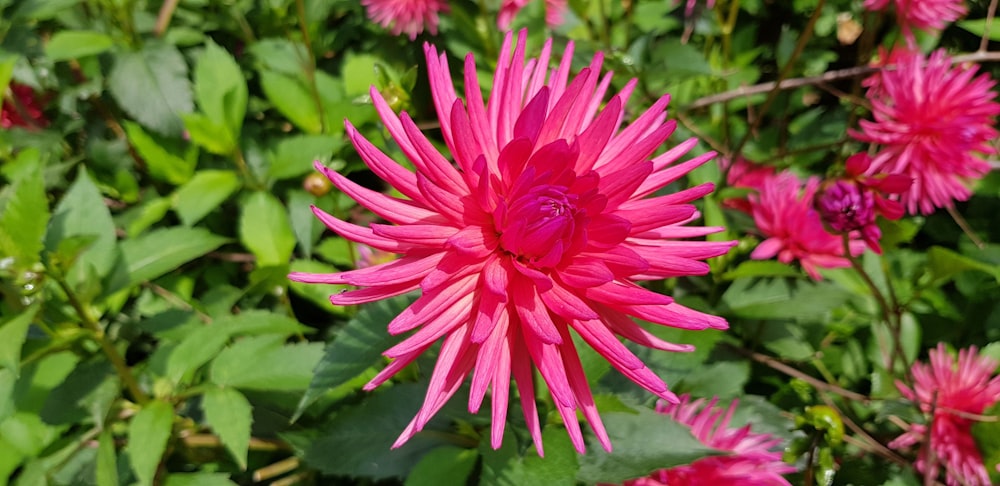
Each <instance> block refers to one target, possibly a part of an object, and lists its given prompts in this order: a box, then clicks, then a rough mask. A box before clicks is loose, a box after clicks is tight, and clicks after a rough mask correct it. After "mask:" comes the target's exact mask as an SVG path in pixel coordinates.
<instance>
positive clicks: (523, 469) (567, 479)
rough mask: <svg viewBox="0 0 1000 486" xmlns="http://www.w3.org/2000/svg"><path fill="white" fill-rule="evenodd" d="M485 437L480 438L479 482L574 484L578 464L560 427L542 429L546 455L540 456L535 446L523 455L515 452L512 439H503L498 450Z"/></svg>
mask: <svg viewBox="0 0 1000 486" xmlns="http://www.w3.org/2000/svg"><path fill="white" fill-rule="evenodd" d="M488 441H489V439H488V438H484V439H483V443H482V445H481V446H480V452H481V453H482V455H483V472H482V477H481V478H480V484H490V485H493V484H496V485H504V486H519V485H522V484H545V485H551V486H557V485H566V486H573V485H575V484H577V482H576V479H574V477H575V476H576V474H577V470H578V469H579V465H578V463H577V457H578V455H579V454H577V452H576V450H575V449H574V448H573V443H572V441H571V440H570V438H569V435H567V434H566V429H564V428H563V427H555V426H550V427H546V428H545V430H544V431H542V442H543V443H544V444H545V457H544V458H542V457H539V456H538V452H537V451H536V450H535V448H534V447H531V448H529V450H528V451H527V452H526V453H525V455H524V456H523V457H522V456H521V455H520V454H518V453H517V449H516V447H514V446H513V445H514V441H513V440H505V441H504V444H503V447H501V448H500V450H497V451H494V450H492V449H490V448H489V445H488Z"/></svg>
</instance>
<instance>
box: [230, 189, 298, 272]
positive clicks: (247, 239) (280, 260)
mask: <svg viewBox="0 0 1000 486" xmlns="http://www.w3.org/2000/svg"><path fill="white" fill-rule="evenodd" d="M240 242H241V243H243V246H245V247H247V248H248V249H249V250H250V251H251V252H252V253H253V254H254V256H256V257H257V265H258V266H261V267H266V266H270V265H284V264H287V263H288V259H289V258H291V256H292V250H293V249H295V234H294V233H293V232H292V226H291V223H290V222H289V220H288V212H287V211H285V206H283V205H282V204H281V201H279V200H278V199H277V198H275V197H274V196H272V195H270V194H268V193H266V192H255V193H253V194H251V195H250V197H249V198H247V200H246V202H245V203H244V205H243V213H242V214H241V215H240Z"/></svg>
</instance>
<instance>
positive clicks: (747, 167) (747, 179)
mask: <svg viewBox="0 0 1000 486" xmlns="http://www.w3.org/2000/svg"><path fill="white" fill-rule="evenodd" d="M718 160H719V167H720V168H721V169H722V170H723V172H724V173H725V174H726V185H728V186H730V187H736V188H741V189H752V190H754V191H760V188H761V187H763V186H764V182H765V181H767V180H768V179H770V178H772V177H774V167H773V166H770V165H761V164H757V163H754V162H751V161H749V160H747V159H744V158H743V157H739V158H738V159H736V162H732V161H731V160H730V159H726V158H720V159H718ZM722 205H723V206H726V207H728V208H733V209H736V210H739V211H743V212H744V213H747V214H750V212H751V211H753V209H752V207H751V206H750V201H748V200H747V198H745V197H733V198H728V199H724V200H723V201H722Z"/></svg>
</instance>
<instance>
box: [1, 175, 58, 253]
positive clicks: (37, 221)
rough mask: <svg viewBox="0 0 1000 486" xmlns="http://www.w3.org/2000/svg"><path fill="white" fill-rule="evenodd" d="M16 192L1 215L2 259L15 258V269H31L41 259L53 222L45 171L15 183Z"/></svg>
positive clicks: (14, 190) (13, 188) (13, 187)
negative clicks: (47, 229) (51, 221)
mask: <svg viewBox="0 0 1000 486" xmlns="http://www.w3.org/2000/svg"><path fill="white" fill-rule="evenodd" d="M12 190H13V192H12V193H11V195H10V198H9V199H8V200H7V204H6V206H4V208H3V214H2V215H0V257H13V258H14V265H15V268H27V267H30V266H31V265H32V264H34V263H35V262H37V261H38V260H39V254H40V253H41V251H42V247H43V246H44V245H43V242H44V238H45V226H46V225H47V224H48V223H49V203H48V201H47V200H46V198H45V186H44V184H43V183H42V174H41V171H32V172H30V173H29V174H28V175H26V176H25V177H22V178H21V179H19V180H17V181H15V182H14V184H13V186H12Z"/></svg>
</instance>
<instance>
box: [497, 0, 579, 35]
mask: <svg viewBox="0 0 1000 486" xmlns="http://www.w3.org/2000/svg"><path fill="white" fill-rule="evenodd" d="M530 2H531V0H503V4H501V5H500V13H499V14H498V15H497V26H498V27H500V30H507V29H509V28H510V24H511V22H513V21H514V17H515V16H517V13H518V12H520V11H521V9H522V8H524V6H525V5H527V4H528V3H530ZM564 13H566V0H545V23H546V24H547V25H548V26H549V27H553V28H554V27H558V26H560V25H562V23H563V14H564Z"/></svg>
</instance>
